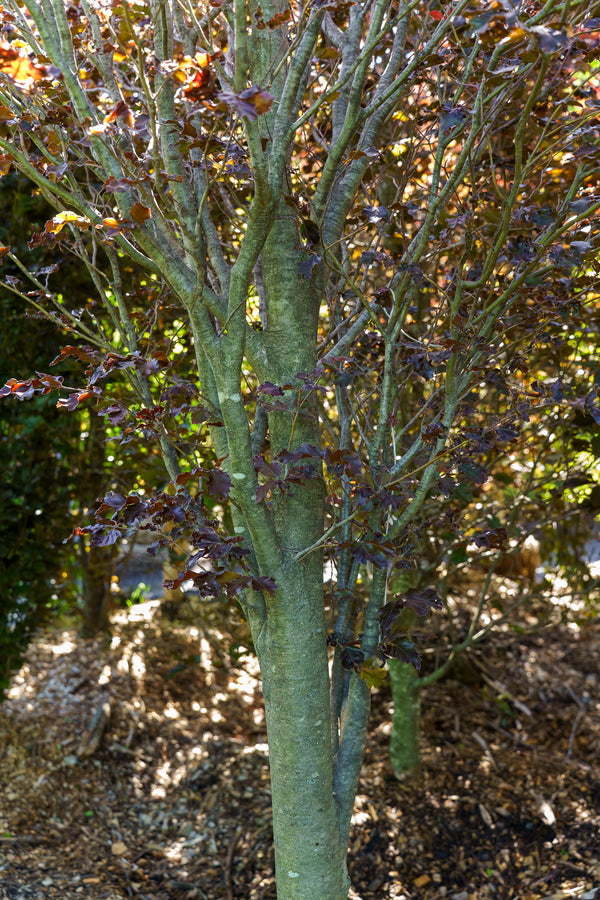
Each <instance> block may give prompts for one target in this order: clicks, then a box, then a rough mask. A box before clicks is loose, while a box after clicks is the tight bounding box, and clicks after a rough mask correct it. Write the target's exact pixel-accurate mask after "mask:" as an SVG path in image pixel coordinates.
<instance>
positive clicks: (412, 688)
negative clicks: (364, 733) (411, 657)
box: [389, 659, 421, 778]
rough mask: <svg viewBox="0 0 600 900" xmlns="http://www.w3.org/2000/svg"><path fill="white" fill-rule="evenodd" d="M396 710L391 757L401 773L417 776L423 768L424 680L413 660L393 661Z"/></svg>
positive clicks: (391, 665) (393, 718)
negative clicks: (421, 721)
mask: <svg viewBox="0 0 600 900" xmlns="http://www.w3.org/2000/svg"><path fill="white" fill-rule="evenodd" d="M389 670H390V681H391V683H392V697H393V699H394V713H393V717H392V739H391V741H390V760H391V763H392V767H393V769H394V772H395V773H396V775H398V776H399V777H403V778H406V777H417V776H418V775H419V772H420V769H421V757H420V753H419V735H420V720H421V684H420V680H419V676H418V675H417V673H416V672H415V670H414V668H413V667H412V666H411V665H410V664H409V663H404V662H400V660H397V659H391V660H390V661H389Z"/></svg>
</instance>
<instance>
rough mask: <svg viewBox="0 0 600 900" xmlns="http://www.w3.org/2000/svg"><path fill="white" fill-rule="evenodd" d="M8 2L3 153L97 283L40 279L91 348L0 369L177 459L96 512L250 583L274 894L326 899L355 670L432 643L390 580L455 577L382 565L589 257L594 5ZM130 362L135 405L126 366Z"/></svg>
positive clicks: (113, 534) (40, 297) (494, 425)
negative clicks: (86, 287)
mask: <svg viewBox="0 0 600 900" xmlns="http://www.w3.org/2000/svg"><path fill="white" fill-rule="evenodd" d="M4 9H5V12H4V21H5V23H7V24H6V34H7V42H6V43H5V44H4V45H3V49H2V51H1V55H2V69H3V72H4V73H5V74H4V81H3V89H2V92H1V94H2V97H1V99H2V103H3V104H4V106H3V107H2V117H1V118H2V125H1V128H2V132H1V137H0V148H1V149H2V150H3V151H4V157H3V161H2V165H3V167H4V169H5V170H7V169H9V168H10V166H14V167H15V168H17V169H18V170H19V171H21V172H23V173H25V174H26V175H28V177H29V178H30V179H31V180H32V182H33V183H34V184H35V185H36V187H37V189H38V190H40V191H41V192H42V193H43V195H44V196H45V197H47V198H48V199H49V200H50V201H51V202H53V203H54V205H55V207H56V208H57V210H58V213H57V215H56V216H54V217H53V218H52V219H51V220H49V221H48V222H47V223H46V226H45V229H44V231H43V232H42V233H40V234H38V235H34V236H33V238H32V245H33V246H36V245H38V244H40V243H41V244H46V243H48V244H52V243H54V242H58V243H69V244H70V245H71V246H72V248H73V249H74V250H75V252H76V253H77V254H78V255H79V256H80V258H81V259H83V260H85V261H87V264H88V268H89V271H90V273H91V276H92V277H93V279H94V281H95V284H96V287H97V290H98V295H99V297H100V300H101V302H102V304H103V310H104V311H103V312H102V311H97V310H86V311H84V313H82V314H76V313H75V312H74V311H73V310H72V309H71V308H70V305H69V302H68V298H66V297H64V296H63V297H62V298H61V297H59V296H58V294H57V288H56V286H54V287H53V286H52V284H50V285H49V286H45V285H43V284H42V285H40V284H39V283H35V282H34V283H33V285H32V291H31V292H26V291H23V292H22V293H21V296H22V298H23V300H24V301H28V302H32V303H34V304H35V305H36V307H37V308H39V309H42V310H43V309H45V310H47V313H48V315H51V316H54V317H59V318H60V320H61V321H62V322H63V323H64V324H65V325H66V327H67V328H68V329H70V330H71V333H72V334H73V335H76V336H78V337H79V338H80V339H81V340H82V341H83V342H84V346H80V345H79V346H77V347H74V346H72V345H68V346H67V347H65V348H64V349H63V351H62V354H61V359H67V358H69V357H75V358H76V359H80V360H81V361H83V362H85V363H86V365H87V366H88V371H87V377H88V381H87V384H86V386H85V388H83V389H82V388H78V387H66V386H65V385H64V383H63V381H62V379H61V378H60V376H56V375H47V374H38V375H37V376H36V377H35V378H27V379H23V380H18V379H16V378H15V379H10V380H9V381H8V382H7V384H6V385H5V387H4V388H3V389H2V390H1V391H0V394H3V395H5V396H8V395H13V396H15V395H16V396H27V395H29V394H36V393H42V394H43V393H46V392H49V391H51V390H58V391H59V393H60V399H59V401H58V402H59V404H60V405H61V406H64V407H66V408H67V409H72V408H76V407H77V406H78V405H79V404H81V403H92V404H93V403H99V404H100V406H99V411H100V413H101V414H103V415H105V416H107V417H108V419H109V421H110V422H111V424H112V425H114V426H117V425H120V426H121V427H122V434H123V440H124V441H125V442H127V441H130V440H131V439H132V438H134V437H140V436H141V437H142V438H143V439H151V438H155V439H156V441H157V442H158V444H159V446H160V447H161V450H162V453H163V457H164V460H165V465H166V469H167V472H168V474H169V477H170V479H171V482H172V486H171V488H170V489H169V490H161V491H158V492H157V493H156V494H154V495H151V494H150V492H149V491H147V492H146V493H144V492H143V491H142V490H138V491H137V492H133V493H130V494H129V495H127V496H125V494H122V493H120V492H118V491H109V492H108V493H107V495H106V496H105V498H104V501H103V503H102V504H101V505H100V507H99V509H98V510H97V513H96V515H97V521H96V523H95V524H94V525H91V526H87V527H86V528H85V529H81V531H83V532H86V533H88V534H91V536H92V540H93V541H94V542H95V543H96V544H100V545H103V544H110V543H112V542H114V541H115V540H116V539H117V538H118V536H119V534H120V533H121V532H122V531H123V530H126V529H127V528H130V527H133V526H134V525H141V527H146V528H149V529H156V530H157V532H158V535H157V541H158V542H159V543H160V542H164V541H166V540H167V539H169V540H177V539H178V536H179V535H180V534H183V533H184V531H183V529H185V528H186V526H187V528H188V534H189V539H190V542H191V544H192V547H193V552H192V554H191V556H190V558H189V560H188V563H187V566H186V567H184V570H183V571H182V572H181V574H180V576H179V577H178V578H177V579H175V580H174V585H175V586H177V585H178V584H179V583H183V582H184V581H185V580H188V579H191V580H193V581H194V583H195V585H196V587H197V589H198V590H199V591H200V593H201V594H203V595H215V594H217V593H219V592H222V593H224V594H226V595H227V596H235V597H236V598H237V599H238V601H239V603H240V605H241V607H242V608H243V610H244V612H245V614H246V616H247V618H248V621H249V624H250V628H251V631H252V636H253V640H254V645H255V649H256V652H257V655H258V658H259V661H260V665H261V671H262V675H263V685H264V697H265V707H266V718H267V729H268V738H269V746H270V764H271V778H272V796H273V820H274V834H275V858H276V869H277V883H278V896H279V897H280V898H282V900H292V898H293V900H314V898H316V897H318V898H319V900H341V898H343V897H347V894H348V876H347V871H346V847H347V841H348V834H349V828H350V819H351V814H352V807H353V802H354V796H355V792H356V787H357V783H358V777H359V772H360V766H361V760H362V755H363V748H364V741H365V733H366V728H367V720H368V711H369V690H370V686H371V685H372V684H376V683H378V682H379V681H380V679H381V677H382V674H383V669H382V666H383V665H384V663H385V660H386V659H387V658H389V657H395V658H398V659H400V660H402V661H404V662H411V663H413V664H418V653H417V650H416V647H415V644H414V641H413V640H412V638H411V634H410V630H409V629H408V628H407V627H406V625H405V624H404V613H405V611H406V610H407V609H408V610H412V611H413V612H414V613H415V614H416V615H418V616H421V617H424V616H426V615H427V614H428V613H429V612H430V610H431V609H433V608H437V607H439V605H440V601H439V598H438V596H437V594H436V591H435V589H434V588H433V587H430V588H426V589H424V590H420V591H416V592H415V591H413V592H405V593H402V594H400V595H399V596H398V597H394V596H393V593H391V591H392V590H393V583H394V582H393V577H394V575H395V573H397V571H398V568H400V569H402V568H403V567H406V566H408V567H410V566H411V565H412V564H413V561H414V560H415V559H416V558H417V557H418V555H419V547H421V546H422V545H423V544H424V542H425V541H426V540H427V535H428V533H429V531H430V530H431V529H432V528H434V527H435V525H436V523H435V522H431V521H428V520H427V519H426V518H424V517H423V516H422V514H421V513H422V510H423V506H424V503H425V501H426V499H427V497H428V496H429V495H430V494H431V492H432V491H437V492H440V491H442V492H443V491H447V490H450V489H451V487H452V485H456V484H460V483H461V482H462V483H463V484H464V483H467V484H469V483H482V482H483V481H484V480H485V479H486V477H487V473H486V471H485V469H484V468H483V466H481V465H480V464H479V462H478V461H477V459H478V457H479V456H480V455H481V452H482V446H481V441H482V432H481V428H480V427H478V428H477V429H475V431H472V430H471V429H470V423H471V422H472V420H473V416H474V410H476V404H477V395H478V391H479V390H480V385H481V384H482V382H484V383H485V384H486V390H488V391H493V390H496V391H497V392H498V393H499V394H500V395H502V394H503V392H505V393H506V395H507V398H508V399H507V401H506V404H505V405H504V407H503V408H502V409H499V411H498V412H497V413H496V414H494V415H493V416H492V417H491V418H490V420H488V421H487V422H486V423H485V425H484V426H483V428H484V436H485V440H486V441H488V442H489V441H495V442H498V443H503V442H507V441H510V440H511V434H512V433H513V432H514V430H515V429H516V430H517V431H518V428H519V422H520V419H521V417H522V416H523V415H525V413H524V411H523V410H524V404H525V405H526V403H527V394H528V391H527V385H524V384H522V383H519V381H518V377H517V373H519V372H522V371H523V370H524V368H525V363H524V358H523V348H524V347H527V346H528V345H529V343H530V342H531V341H535V340H536V339H537V337H538V336H539V334H540V329H543V328H544V327H550V323H551V322H552V321H553V318H554V317H555V316H556V315H557V311H558V313H559V314H562V312H564V313H565V314H568V312H569V310H570V309H571V307H572V305H573V304H576V302H577V299H576V298H574V297H573V296H572V295H571V288H570V284H571V273H572V271H573V269H574V268H577V267H578V266H582V265H591V264H592V262H591V261H592V260H593V256H594V253H595V246H596V232H595V227H594V226H593V224H592V223H593V216H594V214H595V212H596V210H597V209H598V208H599V207H600V201H599V200H598V199H597V198H596V197H595V195H594V194H593V185H594V183H595V178H596V176H597V171H598V168H597V157H598V147H597V143H596V139H595V135H594V124H593V123H594V120H595V116H596V110H595V100H594V99H593V98H594V97H595V96H596V95H595V94H594V95H593V97H592V101H593V102H592V103H591V105H590V106H589V107H588V106H587V105H586V104H587V103H588V99H589V96H592V95H591V94H590V92H591V90H592V88H591V81H590V79H591V73H590V74H589V76H588V74H586V65H587V63H586V59H587V58H588V57H589V56H590V55H591V53H592V52H593V47H594V46H595V43H597V38H596V35H595V32H594V31H593V29H594V28H596V27H597V25H596V24H595V23H594V22H592V23H591V24H588V25H586V24H585V23H586V21H587V20H588V16H589V15H590V6H583V5H582V4H580V3H575V4H573V3H571V4H568V3H566V2H565V3H564V4H550V3H548V4H546V5H545V6H541V5H539V4H536V3H527V4H525V5H524V6H523V7H522V8H520V10H519V11H516V10H514V9H513V8H512V7H509V6H507V7H506V8H504V7H495V6H494V7H487V6H486V7H485V8H483V9H482V8H480V7H479V6H478V5H477V4H471V3H469V0H458V2H456V3H454V5H453V6H452V7H451V8H447V9H444V10H443V11H442V10H439V9H437V8H436V7H435V6H431V7H430V6H428V5H426V4H424V3H421V2H416V0H414V2H407V3H389V2H388V0H372V2H366V3H352V2H347V0H313V2H312V3H309V4H302V3H297V4H287V3H284V2H281V3H280V2H272V0H265V2H263V3H261V4H260V5H259V4H258V3H256V2H255V0H250V2H249V3H246V2H245V0H234V2H229V0H213V3H210V4H208V5H203V4H199V5H195V4H194V3H192V2H189V0H182V2H172V3H171V2H167V0H149V2H148V3H146V2H131V3H130V2H125V3H124V4H122V5H118V4H114V5H112V4H111V5H106V4H103V3H100V2H92V0H80V2H78V3H76V2H74V3H70V4H68V5H64V6H63V4H62V3H56V2H53V0H24V2H23V3H20V2H17V0H15V2H7V3H5V5H4ZM19 41H20V42H22V43H19ZM576 72H578V73H583V75H582V76H581V77H579V75H577V78H576V77H575V75H576ZM565 86H568V89H569V91H570V94H569V103H568V104H567V103H565V102H563V98H564V97H565V90H566V87H565ZM550 166H556V167H558V168H559V169H560V172H561V175H560V185H561V190H560V194H559V196H558V201H557V202H556V199H555V198H556V196H557V195H556V194H553V195H552V197H551V198H550V199H549V200H546V198H545V193H544V187H545V177H546V173H547V172H548V170H549V167H550ZM3 252H5V254H6V255H9V256H12V257H14V254H13V253H11V251H9V250H8V249H6V250H5V251H3ZM132 262H133V263H134V264H135V265H136V266H138V267H140V268H141V269H143V270H144V271H145V272H146V273H147V275H146V277H145V279H143V280H142V282H140V284H139V285H138V288H139V290H137V291H136V292H135V293H136V296H135V297H132V296H131V293H132V289H131V290H127V289H126V288H124V287H123V285H124V283H125V282H124V279H125V280H126V278H127V270H128V267H130V265H131V263H132ZM54 285H55V282H54ZM165 290H166V291H167V292H168V298H169V301H168V302H169V303H171V304H175V305H177V307H178V312H177V322H178V323H179V325H178V326H177V327H178V328H180V329H184V330H185V329H188V330H189V334H190V335H191V339H192V341H193V352H194V371H193V373H190V374H189V376H188V377H187V378H186V379H182V378H180V377H179V378H176V377H173V378H172V377H171V375H170V371H171V370H170V368H169V363H170V360H171V359H172V358H173V353H174V352H176V347H177V344H176V342H175V341H171V342H170V345H169V347H167V348H166V349H165V348H164V347H162V346H160V345H159V340H158V335H157V332H156V330H155V329H154V327H153V322H154V321H155V319H156V316H157V315H158V314H159V307H160V305H161V303H160V302H159V299H158V298H159V297H160V296H162V297H163V298H164V296H165V294H164V291H165ZM590 290H591V288H590ZM161 292H162V294H161ZM144 302H145V304H146V314H145V315H138V316H135V317H134V316H132V314H131V309H132V308H133V306H137V307H138V308H139V307H140V305H143V303H144ZM103 322H109V324H110V327H108V328H107V327H104V326H103ZM119 372H124V373H125V374H126V375H127V377H128V378H129V379H130V383H131V385H132V386H133V387H134V388H135V390H136V391H137V394H138V398H139V404H138V405H137V406H134V405H132V404H131V403H129V402H127V403H125V402H124V401H122V400H119V399H118V398H117V399H115V398H114V397H113V396H112V393H111V392H114V390H116V389H115V388H114V386H113V384H112V381H111V379H112V378H113V377H114V376H115V375H116V374H118V373H119ZM589 402H590V403H592V404H593V403H595V402H596V401H595V400H593V401H592V400H590V401H589ZM208 435H210V443H211V447H212V450H213V452H214V460H213V463H212V465H209V464H208V462H207V455H206V453H205V452H204V448H203V443H204V441H206V440H208ZM199 452H201V453H202V457H201V458H200V457H199V456H198V453H199ZM452 489H453V488H452ZM227 503H228V504H229V509H230V513H229V514H227V513H226V512H224V513H223V515H221V514H220V512H221V510H224V509H225V506H226V504H227ZM167 529H171V530H170V532H169V535H168V536H167ZM198 562H202V563H203V564H202V566H201V571H198V566H197V565H196V564H197V563H198ZM324 572H325V575H326V578H325V582H324ZM324 583H325V594H324ZM324 600H325V608H326V609H327V615H328V617H329V620H330V621H329V622H327V621H326V618H325V616H324ZM328 646H329V647H330V648H331V650H330V652H331V654H332V661H331V666H332V670H331V677H330V674H329V668H328Z"/></svg>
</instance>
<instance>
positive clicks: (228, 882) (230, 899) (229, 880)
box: [225, 828, 242, 900]
mask: <svg viewBox="0 0 600 900" xmlns="http://www.w3.org/2000/svg"><path fill="white" fill-rule="evenodd" d="M241 834H242V829H241V828H238V829H237V831H236V833H235V834H234V836H233V837H232V839H231V842H230V844H229V848H228V850H227V859H226V861H225V891H226V896H227V900H234V895H233V871H232V870H233V856H234V854H235V848H236V846H237V843H238V841H239V839H240V837H241Z"/></svg>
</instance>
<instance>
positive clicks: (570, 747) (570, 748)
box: [566, 709, 585, 759]
mask: <svg viewBox="0 0 600 900" xmlns="http://www.w3.org/2000/svg"><path fill="white" fill-rule="evenodd" d="M584 716H585V712H584V711H583V710H581V709H578V710H577V715H576V716H575V721H574V722H573V727H572V728H571V734H570V735H569V745H568V747H567V754H566V759H570V758H571V757H572V756H573V745H574V743H575V734H576V733H577V728H578V726H579V723H580V721H581V720H582V719H583V717H584Z"/></svg>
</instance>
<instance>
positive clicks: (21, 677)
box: [0, 603, 600, 900]
mask: <svg viewBox="0 0 600 900" xmlns="http://www.w3.org/2000/svg"><path fill="white" fill-rule="evenodd" d="M155 612H156V604H152V603H151V604H144V605H142V606H139V607H132V608H131V609H130V610H129V611H128V612H127V613H120V614H119V615H118V616H117V620H116V622H115V630H114V636H113V639H112V643H111V645H110V646H106V644H103V643H102V642H101V641H95V642H90V641H85V640H83V639H82V638H80V637H78V636H77V634H76V632H75V631H74V630H69V629H58V630H54V631H45V632H44V633H41V634H40V635H38V637H37V638H36V640H35V641H34V643H33V644H32V646H31V647H30V650H29V652H28V655H27V659H26V662H25V665H24V666H23V668H22V669H21V671H20V672H19V673H18V674H17V675H16V676H15V678H14V680H13V683H12V687H11V690H10V695H9V698H8V699H7V700H6V701H5V702H4V703H3V704H2V706H0V897H1V898H3V900H4V898H8V900H33V898H44V900H59V898H60V900H75V898H77V900H100V898H102V900H117V898H119V900H120V898H139V900H167V898H168V900H183V898H188V900H196V898H199V900H206V898H208V900H272V898H275V896H276V895H275V884H274V874H273V851H272V835H271V814H270V791H269V770H268V752H267V744H266V734H265V730H264V718H263V712H262V706H261V696H260V683H259V679H258V675H257V670H256V664H255V662H254V661H253V659H252V657H250V656H247V655H246V656H242V657H241V658H239V660H238V659H236V656H237V653H236V652H235V651H238V652H239V647H237V643H239V640H238V639H233V638H232V637H231V636H230V630H231V623H227V622H224V621H223V620H222V619H221V620H220V617H222V616H223V615H224V614H223V613H222V612H219V611H218V610H216V607H215V608H213V613H211V615H210V616H208V617H207V618H206V620H205V621H203V624H202V627H198V626H197V625H195V626H190V625H189V624H188V625H185V624H184V623H173V622H167V621H166V620H165V619H164V618H161V617H160V616H159V615H155V614H154V613H155ZM599 638H600V625H599V623H598V621H597V620H594V621H591V622H589V623H588V624H587V625H585V626H581V627H578V628H573V627H568V626H566V625H556V626H553V627H549V628H547V629H545V630H544V632H543V633H536V632H535V631H534V632H533V633H530V634H528V633H523V634H518V635H515V634H514V633H510V634H509V633H497V634H494V635H493V636H490V637H489V638H488V639H487V641H486V643H485V645H479V646H478V647H477V649H476V650H475V652H474V653H473V654H472V656H471V661H470V664H469V665H468V666H467V667H465V668H464V670H461V669H460V668H459V669H457V670H455V671H454V672H453V676H454V677H452V678H446V679H444V680H443V681H440V682H438V683H437V684H436V685H434V686H433V687H432V688H431V689H429V690H428V691H427V693H426V694H425V696H424V698H423V735H422V745H423V771H422V776H421V779H420V781H419V782H418V783H416V784H415V783H408V784H404V783H401V782H399V781H398V780H397V779H395V778H394V777H393V775H392V773H391V770H390V767H389V763H388V760H387V750H386V748H387V744H388V742H389V732H390V711H391V698H390V695H389V691H388V689H387V688H386V687H385V686H384V688H383V689H382V690H380V691H379V692H376V693H375V695H374V708H373V720H372V726H371V729H370V737H369V744H368V750H367V755H366V759H365V764H364V767H363V771H362V777H361V784H360V789H359V795H358V798H357V802H356V810H355V816H354V825H353V830H352V836H351V851H350V871H351V874H352V878H353V886H354V888H353V890H354V893H353V895H352V896H353V897H354V900H375V898H377V900H387V898H391V900H408V898H410V900H434V898H435V900H437V898H452V900H479V898H488V897H490V898H499V900H504V898H506V900H508V898H518V900H541V898H546V900H550V898H554V900H559V898H570V897H577V898H580V900H593V898H595V897H596V900H600V779H599V773H600V715H599V713H600V699H599V695H598V687H599V684H600V662H599V659H600V655H599V648H600V640H599ZM230 651H231V652H230ZM106 704H108V706H107V705H106ZM109 708H110V719H109V720H108V721H107V723H106V726H105V727H104V730H103V734H102V740H101V742H100V743H99V745H98V746H97V747H96V748H94V745H95V742H96V741H97V739H98V738H99V734H100V733H101V732H102V721H103V719H102V717H103V716H104V715H106V713H107V712H108V709H109ZM95 714H96V720H94V715H95ZM94 722H96V723H98V722H99V723H100V724H99V725H98V727H97V728H96V731H95V733H94V728H93V726H94ZM86 750H87V752H88V753H89V755H88V756H87V757H86V756H85V755H84V754H85V752H86ZM78 751H80V754H83V755H84V758H83V759H81V758H80V757H79V756H78ZM314 900H319V898H314Z"/></svg>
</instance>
